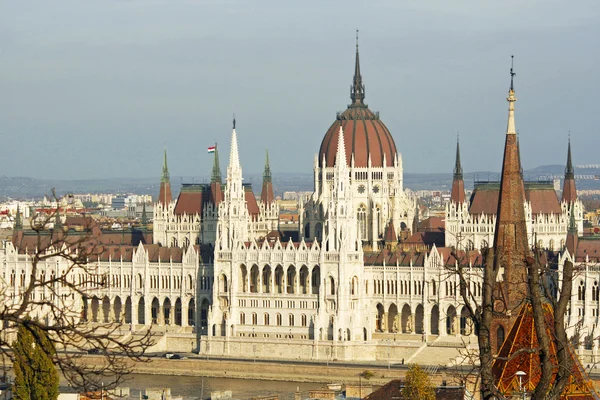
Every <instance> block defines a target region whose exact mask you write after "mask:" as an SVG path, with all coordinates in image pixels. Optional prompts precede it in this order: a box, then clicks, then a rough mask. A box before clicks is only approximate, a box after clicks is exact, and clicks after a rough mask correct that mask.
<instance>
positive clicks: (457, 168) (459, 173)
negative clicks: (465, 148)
mask: <svg viewBox="0 0 600 400" xmlns="http://www.w3.org/2000/svg"><path fill="white" fill-rule="evenodd" d="M454 179H455V180H457V179H461V180H462V179H463V169H462V165H461V164H460V141H459V139H458V135H456V161H455V162H454Z"/></svg>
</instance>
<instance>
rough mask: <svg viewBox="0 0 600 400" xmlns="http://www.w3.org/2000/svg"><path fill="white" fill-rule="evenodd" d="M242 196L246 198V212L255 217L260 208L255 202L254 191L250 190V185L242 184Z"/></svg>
mask: <svg viewBox="0 0 600 400" xmlns="http://www.w3.org/2000/svg"><path fill="white" fill-rule="evenodd" d="M244 196H245V199H246V207H248V214H250V216H252V217H253V218H254V219H256V218H257V217H258V214H260V209H259V208H258V203H257V202H256V196H254V193H253V192H252V186H250V185H244Z"/></svg>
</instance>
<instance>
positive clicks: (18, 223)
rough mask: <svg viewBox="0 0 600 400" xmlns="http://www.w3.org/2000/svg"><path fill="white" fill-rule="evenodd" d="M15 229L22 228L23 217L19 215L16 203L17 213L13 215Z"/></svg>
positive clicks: (19, 210) (19, 211)
mask: <svg viewBox="0 0 600 400" xmlns="http://www.w3.org/2000/svg"><path fill="white" fill-rule="evenodd" d="M15 230H16V231H20V230H23V218H22V217H21V209H20V208H19V205H17V215H16V216H15Z"/></svg>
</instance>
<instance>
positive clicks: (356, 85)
mask: <svg viewBox="0 0 600 400" xmlns="http://www.w3.org/2000/svg"><path fill="white" fill-rule="evenodd" d="M350 98H351V99H352V105H354V106H364V105H365V104H364V100H365V85H363V83H362V76H361V75H360V57H359V54H358V29H357V30H356V60H355V62H354V79H353V81H352V87H351V88H350Z"/></svg>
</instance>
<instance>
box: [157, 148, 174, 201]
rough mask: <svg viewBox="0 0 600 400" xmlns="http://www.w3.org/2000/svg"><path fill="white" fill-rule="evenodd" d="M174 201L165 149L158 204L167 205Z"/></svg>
mask: <svg viewBox="0 0 600 400" xmlns="http://www.w3.org/2000/svg"><path fill="white" fill-rule="evenodd" d="M172 200H173V194H172V193H171V178H170V176H169V167H168V166H167V149H165V153H164V161H163V168H162V176H161V178H160V189H159V192H158V202H159V203H162V204H164V205H167V204H169V203H170V202H171V201H172Z"/></svg>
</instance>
